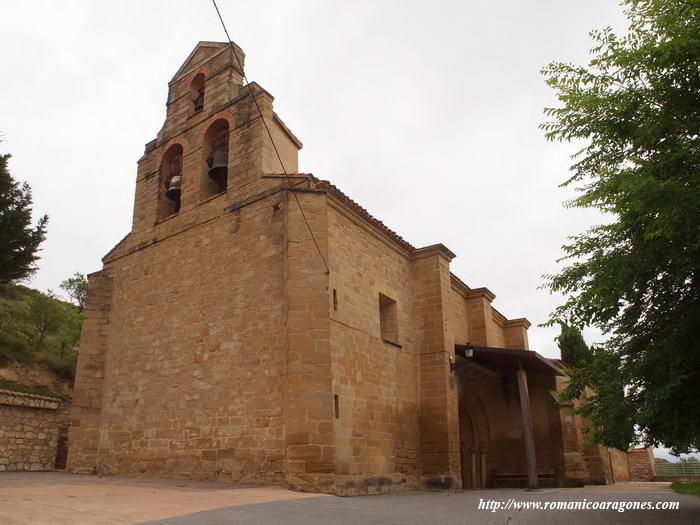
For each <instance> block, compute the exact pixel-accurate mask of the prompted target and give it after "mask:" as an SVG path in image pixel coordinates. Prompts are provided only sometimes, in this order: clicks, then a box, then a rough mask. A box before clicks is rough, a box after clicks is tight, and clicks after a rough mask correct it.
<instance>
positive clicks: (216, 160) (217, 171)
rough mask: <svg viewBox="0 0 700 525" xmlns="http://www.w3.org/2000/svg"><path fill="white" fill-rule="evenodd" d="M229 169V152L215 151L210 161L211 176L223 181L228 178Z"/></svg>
mask: <svg viewBox="0 0 700 525" xmlns="http://www.w3.org/2000/svg"><path fill="white" fill-rule="evenodd" d="M227 171H228V152H227V151H223V150H217V151H215V152H214V155H213V156H212V158H211V162H210V163H209V176H210V177H211V178H212V179H214V180H216V181H221V180H223V179H225V178H226V173H227Z"/></svg>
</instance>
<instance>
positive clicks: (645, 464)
mask: <svg viewBox="0 0 700 525" xmlns="http://www.w3.org/2000/svg"><path fill="white" fill-rule="evenodd" d="M627 465H628V467H629V473H630V475H629V480H630V481H653V479H654V476H656V468H655V464H654V452H653V449H652V448H651V447H647V448H631V449H629V450H628V451H627Z"/></svg>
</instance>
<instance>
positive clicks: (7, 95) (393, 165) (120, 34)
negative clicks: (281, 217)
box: [0, 0, 626, 357]
mask: <svg viewBox="0 0 700 525" xmlns="http://www.w3.org/2000/svg"><path fill="white" fill-rule="evenodd" d="M219 6H220V9H221V11H222V14H223V16H224V19H225V21H226V23H227V25H228V28H229V33H230V34H231V37H232V38H233V39H234V41H235V42H236V43H237V44H238V45H240V46H241V47H242V49H243V50H244V51H245V53H246V68H247V71H246V72H247V75H248V78H249V80H251V81H252V80H255V81H257V82H258V83H260V84H261V85H262V86H263V87H265V88H266V89H267V90H268V91H269V92H270V93H272V94H273V96H275V110H276V111H277V113H278V114H279V115H280V116H281V117H282V119H283V120H284V121H285V122H286V124H287V125H288V126H289V127H290V128H291V129H292V130H293V131H294V133H295V134H296V135H297V136H298V137H299V139H300V140H301V141H302V142H303V143H304V149H303V150H302V151H301V153H300V171H304V172H311V173H313V174H314V175H316V176H317V177H319V178H322V179H328V180H330V181H332V182H333V183H334V184H336V185H337V186H338V187H339V188H341V189H342V190H343V191H344V192H345V193H347V194H348V195H349V196H350V197H352V198H353V199H355V200H356V201H358V202H359V203H360V204H362V205H363V206H365V207H366V208H367V209H368V210H369V211H370V213H372V214H373V215H375V216H376V217H377V218H379V219H380V220H382V221H384V222H385V223H386V224H387V226H389V227H390V228H392V229H393V230H395V231H396V232H398V233H399V234H400V235H402V236H403V237H404V238H406V240H408V241H409V242H411V243H412V244H414V245H415V246H425V245H428V244H434V243H437V242H442V243H444V244H445V245H446V246H447V247H448V248H450V249H451V250H452V251H453V252H455V253H456V254H457V258H456V259H455V260H454V261H453V262H452V271H453V272H455V273H456V274H457V275H458V276H459V277H460V278H461V279H462V280H464V281H465V282H466V283H467V284H468V285H469V286H471V287H481V286H486V287H488V288H489V289H491V291H493V292H494V293H495V294H496V295H497V298H496V300H495V302H494V306H495V307H496V308H498V309H499V310H500V311H501V312H502V313H503V314H504V315H505V316H507V317H509V318H514V317H527V318H528V319H529V320H530V321H531V322H532V323H533V326H532V328H531V329H530V346H531V348H532V349H534V350H537V351H539V352H540V353H542V354H544V355H546V356H549V357H555V356H558V354H559V352H558V349H557V348H556V344H555V343H554V341H553V338H554V337H555V335H557V333H558V330H557V329H544V328H538V327H537V324H538V323H541V322H543V321H544V320H546V319H547V316H548V313H549V312H550V311H551V310H552V309H553V308H554V307H555V306H556V305H557V304H558V303H559V302H560V301H561V298H558V297H552V296H549V295H548V294H547V293H546V292H544V291H541V290H538V286H539V285H541V284H542V278H541V275H542V274H544V273H552V272H554V271H555V270H556V268H557V265H556V263H555V260H556V258H557V257H558V256H559V255H560V254H561V251H560V246H561V245H562V243H563V242H564V241H565V238H566V236H567V235H572V234H575V233H577V232H579V231H581V230H582V229H584V228H585V227H586V226H588V225H590V224H593V223H594V222H595V221H596V220H598V218H597V217H596V215H595V214H594V213H591V212H586V211H581V210H566V209H564V208H563V206H562V201H563V200H565V199H566V198H567V197H569V196H571V192H570V191H569V190H566V191H565V190H562V189H560V188H558V187H557V186H558V184H560V183H561V182H562V181H563V180H565V179H566V178H567V176H568V175H567V170H568V166H569V165H570V164H571V161H570V158H569V156H570V155H571V154H572V153H573V152H574V151H575V150H576V149H577V148H576V146H575V145H568V144H553V143H548V142H546V141H545V139H544V136H543V133H542V132H541V131H540V130H539V129H538V125H539V124H540V123H541V122H542V121H543V119H544V116H543V112H542V110H543V108H544V107H545V106H551V105H555V104H556V103H557V101H556V99H555V96H554V93H553V91H552V90H551V89H550V88H548V87H547V86H546V85H545V82H544V78H543V77H542V76H541V75H540V73H539V70H540V68H542V67H543V66H545V65H546V64H547V63H548V62H550V61H552V60H563V61H572V62H576V63H581V64H583V63H586V62H587V60H588V56H589V55H588V51H589V48H590V47H591V42H590V39H589V37H588V32H589V31H590V30H591V29H594V28H602V27H604V26H606V25H611V26H613V27H614V28H615V29H617V30H623V29H624V28H625V27H626V24H625V18H624V15H623V13H622V8H621V7H620V6H619V5H618V4H617V2H615V1H613V0H586V1H581V0H530V1H523V0H502V1H495V0H489V1H487V0H471V1H461V2H446V1H432V2H427V1H423V2H416V1H400V2H389V1H382V0H375V1H371V2H364V1H352V2H349V1H347V0H346V1H329V0H323V1H321V0H316V1H312V0H305V1H281V2H273V1H259V0H258V1H255V2H242V1H232V0H220V1H219ZM0 16H1V17H2V20H3V24H2V26H3V28H2V31H1V32H0V49H2V54H1V55H0V71H2V77H3V80H2V82H0V132H2V134H3V136H4V142H3V143H2V144H0V152H3V153H5V152H9V153H12V155H13V158H12V160H11V163H10V170H11V173H12V175H13V176H14V177H15V178H16V179H19V180H26V181H28V182H29V183H30V185H31V187H32V188H33V191H34V203H35V206H34V209H35V215H38V214H40V213H48V214H49V216H50V222H49V227H48V238H47V241H46V242H45V244H44V245H43V247H44V249H43V252H42V259H41V261H40V270H39V271H38V272H37V274H36V276H35V277H34V278H33V279H32V280H31V281H30V282H29V283H28V284H29V285H30V286H33V287H35V288H39V289H41V290H46V289H48V288H53V289H57V287H58V284H59V283H60V282H61V280H63V279H65V278H66V277H68V276H70V275H71V274H73V273H74V272H75V271H80V272H83V273H89V272H93V271H96V270H99V269H100V268H101V262H100V259H101V257H102V256H103V255H104V254H105V253H106V252H107V251H108V250H109V249H110V248H111V247H112V246H113V245H114V244H115V243H116V242H117V241H118V240H119V239H121V238H122V237H123V236H124V234H126V233H127V232H128V231H129V229H130V223H131V214H132V205H133V202H132V201H133V194H134V181H135V178H136V161H137V160H138V158H139V157H140V156H141V154H142V153H143V146H144V144H145V143H146V142H148V141H150V140H151V139H153V138H155V136H156V133H157V131H158V130H159V129H160V127H161V125H162V123H163V119H164V117H165V100H166V95H167V82H168V80H169V79H170V78H171V77H172V76H173V74H174V73H175V71H176V70H177V69H178V67H179V66H180V65H181V64H182V62H183V61H184V60H185V59H186V58H187V56H188V54H189V53H190V51H191V50H192V49H193V48H194V46H195V45H196V44H197V42H198V41H200V40H215V41H221V40H223V39H224V34H223V31H222V29H221V26H220V23H219V20H218V18H217V16H216V12H215V11H214V8H213V6H212V4H211V2H210V1H209V0H189V1H173V0H168V1H146V0H138V1H137V0H127V1H125V0H122V1H120V2H97V1H94V0H93V1H60V2H57V1H45V2H42V1H33V2H25V1H19V0H18V1H10V0H0ZM586 335H587V337H588V338H589V342H591V341H595V340H596V338H599V335H598V334H597V333H596V332H594V331H587V332H586Z"/></svg>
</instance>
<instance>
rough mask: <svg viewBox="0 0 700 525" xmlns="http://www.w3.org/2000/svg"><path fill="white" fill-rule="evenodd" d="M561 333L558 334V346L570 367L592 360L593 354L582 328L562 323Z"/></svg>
mask: <svg viewBox="0 0 700 525" xmlns="http://www.w3.org/2000/svg"><path fill="white" fill-rule="evenodd" d="M560 326H561V333H560V334H559V335H558V336H557V338H556V341H557V346H559V351H560V352H561V358H562V360H563V361H564V362H565V363H566V364H567V365H568V366H570V367H572V368H577V367H580V366H583V365H585V364H587V363H589V362H590V361H591V358H592V357H593V354H592V352H591V349H590V348H588V345H587V344H586V341H584V339H583V335H582V334H581V330H579V329H578V328H576V327H575V326H568V325H567V324H566V323H560Z"/></svg>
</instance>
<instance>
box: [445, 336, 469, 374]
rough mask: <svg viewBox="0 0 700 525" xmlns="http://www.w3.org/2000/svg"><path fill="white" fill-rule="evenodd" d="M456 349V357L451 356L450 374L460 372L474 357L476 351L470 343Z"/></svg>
mask: <svg viewBox="0 0 700 525" xmlns="http://www.w3.org/2000/svg"><path fill="white" fill-rule="evenodd" d="M456 349H457V352H456V353H455V357H454V358H453V357H452V356H450V372H454V371H456V370H458V369H459V367H460V366H462V365H464V364H465V363H466V362H467V360H468V359H471V358H472V356H473V355H474V349H473V348H472V346H471V344H469V343H467V344H466V345H456Z"/></svg>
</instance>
